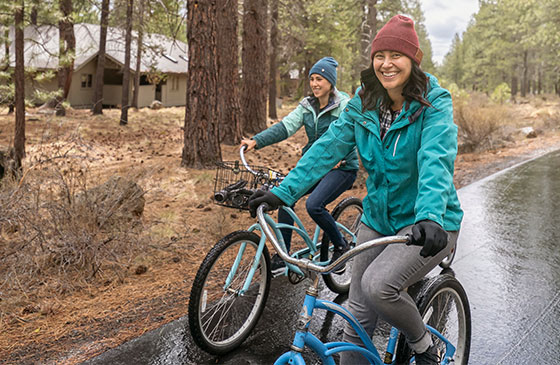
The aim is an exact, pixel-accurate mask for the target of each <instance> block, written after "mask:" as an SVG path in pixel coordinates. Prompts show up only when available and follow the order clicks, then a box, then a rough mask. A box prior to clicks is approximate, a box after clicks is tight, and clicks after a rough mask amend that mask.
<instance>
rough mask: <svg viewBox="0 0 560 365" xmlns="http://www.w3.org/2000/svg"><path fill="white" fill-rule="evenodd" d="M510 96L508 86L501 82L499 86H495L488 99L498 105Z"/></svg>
mask: <svg viewBox="0 0 560 365" xmlns="http://www.w3.org/2000/svg"><path fill="white" fill-rule="evenodd" d="M510 96H511V89H510V87H509V85H508V84H506V83H505V82H502V83H501V84H500V85H498V86H496V88H495V89H494V91H493V92H492V95H491V96H490V99H492V101H494V102H495V103H498V104H503V103H505V102H506V101H507V100H508V99H509V98H510Z"/></svg>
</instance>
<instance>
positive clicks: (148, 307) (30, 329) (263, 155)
mask: <svg viewBox="0 0 560 365" xmlns="http://www.w3.org/2000/svg"><path fill="white" fill-rule="evenodd" d="M294 105H295V104H291V105H286V106H285V107H284V108H282V110H280V111H279V114H280V116H283V115H285V114H286V113H287V112H289V110H290V108H292V107H294ZM559 105H560V101H559V100H558V99H554V100H553V101H549V102H541V103H539V106H538V107H535V106H533V105H531V104H520V105H514V106H512V107H514V108H517V109H518V110H517V112H518V113H519V114H520V115H521V116H522V118H521V120H522V121H523V123H524V124H525V125H526V126H536V128H537V131H538V133H537V137H536V138H525V137H524V136H523V135H522V134H520V133H518V134H514V137H510V138H509V139H508V142H507V143H505V144H503V145H504V146H503V147H501V148H498V149H494V150H491V151H486V152H482V153H469V154H460V155H459V156H458V158H457V161H456V171H455V184H456V186H457V187H458V188H460V187H462V186H464V185H467V184H469V183H471V182H473V181H476V180H478V179H480V178H483V177H485V176H488V175H490V174H492V173H494V172H496V171H499V170H501V169H503V168H505V167H508V166H511V165H513V164H515V163H518V162H521V161H523V160H526V159H528V158H532V157H535V156H538V155H542V154H544V153H546V152H547V151H551V150H553V149H556V148H560V131H559V128H558V127H560V121H556V125H555V127H554V128H552V127H550V124H547V125H545V127H544V128H543V124H542V123H541V120H542V118H543V115H544V116H546V115H552V114H554V113H558V111H559ZM543 113H544V114H543ZM546 113H548V114H546ZM551 113H552V114H551ZM554 115H556V116H557V115H558V114H554ZM118 117H119V111H117V110H108V111H105V113H104V115H103V116H95V117H92V116H91V115H90V113H89V112H88V111H85V110H70V111H69V113H68V115H67V116H66V117H63V118H55V117H53V116H47V115H41V114H38V113H37V110H31V111H30V112H29V115H28V116H27V124H26V135H27V159H26V161H25V163H26V165H25V166H26V167H27V168H29V167H30V166H33V161H34V159H36V158H37V156H38V155H39V154H44V153H45V151H48V150H49V148H51V150H52V146H53V144H54V143H55V141H56V140H58V141H65V143H68V144H71V143H74V144H76V143H77V142H76V141H79V145H80V146H82V147H83V148H82V149H81V151H82V152H81V153H83V154H85V155H87V157H88V158H87V161H88V162H87V163H88V168H89V169H90V172H91V176H92V179H94V180H96V181H99V182H103V181H105V180H107V179H108V178H109V177H110V176H112V175H123V176H127V175H130V174H132V173H137V172H138V171H142V173H143V176H144V177H143V178H142V179H141V180H140V184H141V186H142V187H143V188H144V189H145V190H146V195H145V198H146V205H145V209H144V214H143V217H142V220H143V224H144V225H145V227H146V229H145V234H147V235H149V236H150V237H151V242H152V243H151V244H150V245H149V246H148V247H147V248H146V251H145V252H144V253H143V254H142V255H140V256H139V257H138V258H137V259H136V260H135V261H134V265H131V267H130V269H129V270H128V272H127V273H126V276H125V277H124V279H123V280H121V281H117V280H106V281H99V280H97V281H94V282H92V283H91V284H90V285H89V286H88V287H86V288H85V289H82V290H79V291H75V292H69V293H67V294H65V295H45V296H44V297H33V298H25V295H24V294H22V298H20V300H19V302H17V303H19V304H18V305H17V306H14V305H13V303H14V301H9V300H6V298H2V295H4V294H3V293H2V288H1V287H0V329H1V330H0V332H1V335H0V363H6V364H16V363H17V364H35V363H46V364H59V363H61V364H62V363H64V364H76V363H80V362H82V361H84V360H86V359H88V358H91V357H93V356H95V355H98V354H100V353H102V352H104V351H106V350H108V349H110V348H112V347H115V346H117V345H119V344H121V343H123V342H125V341H127V340H130V339H133V338H135V337H137V336H139V335H141V334H142V333H144V332H146V331H149V330H151V329H154V328H157V327H159V326H161V325H163V324H164V323H167V322H170V321H173V320H175V319H177V318H179V317H182V316H184V315H186V313H187V303H188V296H189V292H190V287H191V283H192V279H193V278H194V275H195V274H196V270H197V268H198V265H199V263H200V262H201V261H202V259H203V257H204V256H205V254H206V253H207V252H208V250H209V249H210V248H211V247H212V246H213V245H214V244H215V242H217V240H218V239H219V238H221V237H223V236H224V235H226V234H227V233H229V232H231V231H233V230H237V229H242V228H245V227H248V225H249V224H250V223H251V222H252V220H251V219H250V217H249V215H248V214H247V213H246V212H240V211H237V210H231V209H227V208H223V207H219V206H216V205H214V204H213V203H212V199H211V196H212V192H213V179H214V175H215V172H214V171H213V170H194V169H188V168H182V167H180V162H181V161H180V160H181V151H182V148H183V130H182V125H183V120H184V109H182V108H169V109H162V110H149V109H141V110H140V111H134V110H132V111H131V112H130V116H129V125H128V126H125V127H122V126H119V125H118ZM13 121H14V117H13V116H9V115H6V110H1V109H0V147H2V148H4V147H6V146H9V145H10V144H11V139H12V138H13V123H14V122H13ZM521 126H524V125H517V126H515V127H516V128H518V127H521ZM46 136H49V138H47V137H46ZM53 136H57V138H54V137H53ZM304 143H305V138H304V136H303V133H302V132H301V131H300V132H298V134H297V135H296V136H295V137H293V138H291V139H289V140H287V141H284V142H281V143H279V144H278V145H276V146H272V147H268V148H266V149H263V150H261V151H258V152H256V153H252V154H250V155H249V162H250V163H254V164H258V165H267V166H269V167H271V168H274V169H278V170H281V171H287V170H289V168H291V167H292V166H294V165H295V162H296V161H297V159H298V157H299V153H300V152H299V151H300V150H301V147H302V146H303V145H304ZM222 155H223V156H222V158H223V160H229V161H231V160H236V159H238V155H237V147H236V146H222ZM363 181H364V178H361V180H360V179H359V180H358V182H357V183H356V184H355V187H354V188H353V189H352V190H350V191H348V192H346V193H345V196H349V195H354V196H358V197H361V196H363V195H364V186H363ZM299 206H300V207H301V206H303V204H299ZM209 223H211V224H209ZM0 239H1V238H0ZM141 267H143V268H147V270H139V268H141ZM7 303H11V304H10V305H8V304H7ZM29 308H35V309H34V310H30V309H29Z"/></svg>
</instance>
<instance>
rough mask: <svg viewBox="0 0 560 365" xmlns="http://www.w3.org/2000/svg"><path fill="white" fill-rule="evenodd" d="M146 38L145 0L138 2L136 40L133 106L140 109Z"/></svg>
mask: <svg viewBox="0 0 560 365" xmlns="http://www.w3.org/2000/svg"><path fill="white" fill-rule="evenodd" d="M143 39H144V0H140V3H139V4H138V39H137V40H136V73H135V74H134V93H133V94H132V106H133V107H134V108H135V109H138V94H139V93H140V69H141V65H142V62H141V61H142V50H143V45H142V41H143Z"/></svg>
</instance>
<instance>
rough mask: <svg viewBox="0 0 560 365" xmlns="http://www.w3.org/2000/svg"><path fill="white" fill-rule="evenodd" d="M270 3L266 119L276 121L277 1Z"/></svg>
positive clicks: (273, 0)
mask: <svg viewBox="0 0 560 365" xmlns="http://www.w3.org/2000/svg"><path fill="white" fill-rule="evenodd" d="M271 1H272V2H271V3H270V15H271V16H270V20H271V24H270V47H271V48H272V49H271V50H270V66H269V68H270V75H269V84H268V117H269V118H271V119H278V114H277V113H276V76H277V75H276V74H277V73H278V65H277V64H276V58H277V55H278V0H271Z"/></svg>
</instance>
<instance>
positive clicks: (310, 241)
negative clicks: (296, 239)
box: [224, 207, 356, 295]
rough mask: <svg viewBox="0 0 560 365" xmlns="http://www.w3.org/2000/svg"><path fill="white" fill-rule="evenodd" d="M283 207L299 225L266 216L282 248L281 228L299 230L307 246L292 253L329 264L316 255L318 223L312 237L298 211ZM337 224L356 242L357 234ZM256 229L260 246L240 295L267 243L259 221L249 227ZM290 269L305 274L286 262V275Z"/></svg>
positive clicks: (231, 275)
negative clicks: (279, 221)
mask: <svg viewBox="0 0 560 365" xmlns="http://www.w3.org/2000/svg"><path fill="white" fill-rule="evenodd" d="M282 209H284V210H286V212H287V213H288V214H289V215H290V216H291V217H292V218H293V219H294V222H295V223H296V225H297V227H296V226H293V225H288V224H284V223H276V222H275V221H274V219H272V218H271V217H270V216H269V215H268V214H267V215H266V216H265V219H266V221H267V223H268V225H269V226H270V227H272V229H273V231H274V234H275V235H276V237H277V238H278V241H279V244H280V246H281V248H282V249H283V252H286V245H285V243H284V239H283V237H282V233H281V231H280V229H281V228H288V229H291V230H293V231H295V232H297V233H298V234H299V235H300V236H301V237H302V238H303V240H304V241H305V244H306V245H307V247H306V248H303V249H301V250H298V251H296V252H294V253H293V254H292V255H291V256H292V257H296V258H301V257H308V258H309V257H310V255H311V258H312V260H313V262H315V263H317V264H319V265H326V264H328V262H319V261H317V260H318V256H317V255H316V253H318V252H319V250H320V249H321V244H320V243H319V235H320V233H321V228H320V227H319V226H318V225H317V224H316V225H315V231H314V233H313V238H311V237H309V235H308V234H307V231H306V230H305V227H304V225H303V223H302V221H301V220H300V219H299V217H298V216H297V215H296V213H295V212H294V211H293V209H291V208H289V207H283V208H282ZM336 224H337V226H338V227H339V229H341V230H343V231H345V232H347V233H348V234H350V235H351V236H352V240H353V241H354V243H355V242H356V236H355V235H354V234H353V233H352V232H351V231H350V230H349V229H348V228H346V227H345V226H343V225H342V224H340V223H339V222H336ZM255 230H258V231H260V233H261V234H260V237H261V238H260V241H259V246H258V248H257V252H256V254H255V257H254V259H253V263H252V264H251V269H250V270H249V273H248V275H247V278H246V279H245V283H244V284H243V287H242V288H241V290H240V291H239V292H238V293H237V294H239V295H243V294H244V293H245V292H246V291H247V290H248V289H249V286H250V284H251V281H252V280H253V276H254V274H255V271H256V270H257V268H258V266H259V258H260V257H261V254H262V252H263V249H264V246H265V244H266V234H265V233H264V232H263V229H262V227H261V225H260V224H259V223H255V224H253V225H252V226H251V227H249V229H248V231H249V232H253V231H255ZM245 247H246V244H245V243H243V244H242V245H241V246H240V248H239V251H238V252H237V257H236V258H235V262H234V264H233V266H232V267H231V269H230V272H229V274H228V276H227V278H226V282H225V284H224V290H227V289H228V288H229V286H230V285H231V282H232V280H233V278H234V277H235V274H236V272H237V269H238V267H239V263H240V262H241V258H242V257H243V254H244V252H245ZM288 270H291V271H293V272H295V273H297V274H298V275H301V276H305V274H304V273H303V272H302V271H301V269H300V268H299V267H297V266H295V265H292V264H290V263H288V262H286V271H285V275H286V274H287V273H288Z"/></svg>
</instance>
